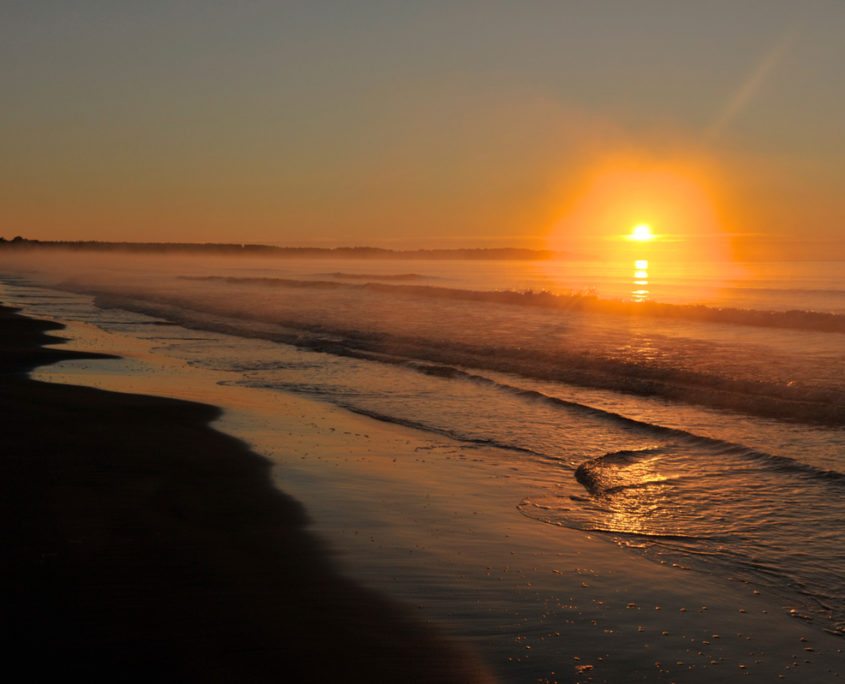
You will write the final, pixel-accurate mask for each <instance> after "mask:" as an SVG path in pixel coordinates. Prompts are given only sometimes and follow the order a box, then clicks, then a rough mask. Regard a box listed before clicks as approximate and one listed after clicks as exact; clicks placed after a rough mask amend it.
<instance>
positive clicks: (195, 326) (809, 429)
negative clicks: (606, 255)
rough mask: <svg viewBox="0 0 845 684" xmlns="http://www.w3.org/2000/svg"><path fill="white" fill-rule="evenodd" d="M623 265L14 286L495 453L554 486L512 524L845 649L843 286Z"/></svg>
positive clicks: (26, 297)
mask: <svg viewBox="0 0 845 684" xmlns="http://www.w3.org/2000/svg"><path fill="white" fill-rule="evenodd" d="M629 266H635V265H633V264H632V265H625V264H622V265H619V267H618V268H610V267H609V266H608V265H607V264H599V263H575V262H486V261H462V262H455V261H422V260H420V261H404V262H402V261H389V260H366V261H365V260H346V261H342V262H341V261H330V260H326V259H317V260H284V261H282V260H266V259H265V260H260V261H259V260H247V259H219V260H216V261H209V260H205V259H176V260H174V259H161V258H159V259H156V258H133V259H131V260H124V261H120V263H116V262H115V261H114V260H113V259H112V260H109V259H100V260H94V261H90V260H88V261H85V262H84V264H82V263H75V262H74V260H73V259H69V260H67V261H64V262H62V263H61V264H58V265H57V263H56V262H52V263H50V264H44V263H40V262H38V261H37V260H35V261H26V260H4V262H3V263H2V265H0V269H2V271H0V272H2V274H3V282H4V283H5V284H6V286H5V288H4V291H3V294H2V297H3V300H4V301H5V302H7V303H11V304H18V305H22V306H25V307H26V309H27V310H28V311H35V312H38V313H40V314H41V315H45V316H49V317H53V318H57V319H60V320H84V321H88V322H91V323H93V324H95V325H98V326H100V327H102V328H104V329H106V330H119V331H121V332H124V333H129V334H134V335H138V336H140V337H145V338H147V339H154V340H155V341H156V342H157V344H158V345H159V346H160V349H161V350H162V351H163V352H164V353H167V354H169V355H172V356H176V357H178V358H181V359H183V360H184V361H185V362H187V363H190V364H193V365H197V366H203V367H208V368H214V369H218V370H224V371H227V372H228V373H229V375H230V378H231V379H230V380H229V381H228V382H230V383H234V384H239V385H244V386H249V387H261V388H269V389H271V390H277V391H280V392H295V393H301V394H305V395H307V396H309V397H312V398H316V399H318V400H321V401H325V402H330V403H332V404H334V405H337V406H340V407H342V408H344V409H346V410H349V411H353V412H356V413H360V414H364V415H367V416H370V417H372V418H375V419H378V420H382V421H389V422H394V423H398V424H402V425H408V426H411V427H414V428H417V429H420V430H425V431H430V432H432V433H437V434H440V435H445V436H448V437H450V438H452V439H454V440H457V441H458V442H460V443H462V444H463V445H465V446H466V448H469V449H471V448H473V447H474V446H479V447H480V446H483V447H490V446H492V447H496V448H497V449H499V450H500V453H502V454H503V455H504V457H506V458H507V459H508V460H509V461H510V462H512V463H513V465H514V467H518V468H520V469H521V470H522V471H523V472H527V473H529V476H530V477H531V479H532V480H533V481H534V482H535V483H537V484H538V485H539V487H538V489H537V490H536V491H539V492H540V493H535V494H532V495H531V496H530V497H529V498H526V499H524V500H522V501H521V502H520V504H519V506H518V507H517V509H516V510H515V511H514V515H524V516H526V517H528V518H530V519H532V520H535V521H536V522H537V524H538V525H539V524H547V525H550V526H566V527H570V528H575V529H580V530H585V531H590V532H599V533H601V534H603V535H605V536H606V538H607V539H608V540H609V541H612V542H615V543H617V544H619V545H620V546H621V547H624V548H625V549H626V550H627V552H631V553H641V554H644V555H646V556H647V557H649V558H654V559H655V560H662V561H667V560H668V561H671V562H674V563H678V564H681V565H683V566H685V567H690V568H693V569H695V570H697V571H700V572H705V573H713V574H717V575H724V576H725V577H733V578H739V579H742V580H744V581H748V582H751V583H752V584H754V585H758V586H760V587H765V588H766V589H767V590H768V591H770V592H775V593H777V594H779V595H780V596H782V597H783V601H784V605H790V606H794V609H795V611H796V614H799V615H802V616H804V617H806V618H807V619H810V620H813V621H815V622H816V624H818V625H819V626H820V627H822V628H823V629H827V630H828V631H832V632H834V633H845V580H843V577H845V496H843V495H845V325H843V323H844V322H845V275H843V271H845V269H843V268H841V267H842V264H838V263H815V264H810V263H803V264H801V263H797V264H796V263H790V264H744V265H734V267H733V268H732V269H730V272H729V273H728V275H726V272H725V269H713V271H712V272H710V271H708V269H707V268H706V265H702V266H700V267H699V268H698V269H697V270H696V271H695V272H690V273H688V274H686V275H685V273H684V272H681V271H680V269H679V270H677V271H676V272H675V273H671V272H669V271H668V270H664V271H663V273H662V278H663V279H662V280H660V281H657V280H655V277H654V274H653V269H652V271H651V277H649V278H647V277H645V276H643V274H642V271H644V270H647V268H645V267H643V268H636V267H635V270H634V271H633V272H629V271H631V268H629ZM646 280H647V281H648V284H647V285H643V281H646ZM638 281H639V282H638ZM645 289H647V290H648V292H647V293H646V294H643V292H642V290H645ZM664 304H666V305H669V306H668V308H661V306H662V305H664ZM640 305H642V306H640ZM637 307H640V308H637ZM649 307H651V308H650V309H649ZM188 329H190V331H189V330H188ZM551 530H553V527H552V528H550V531H551Z"/></svg>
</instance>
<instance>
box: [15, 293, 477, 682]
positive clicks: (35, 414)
mask: <svg viewBox="0 0 845 684" xmlns="http://www.w3.org/2000/svg"><path fill="white" fill-rule="evenodd" d="M60 327H61V326H59V325H55V324H50V323H45V322H43V321H33V320H30V319H26V318H23V317H21V316H19V315H17V314H16V313H14V312H13V311H12V310H11V309H9V308H3V309H2V310H0V329H2V334H0V340H2V342H0V345H2V347H0V368H2V376H0V382H2V384H3V391H2V394H1V395H0V397H2V399H0V401H2V408H0V421H2V423H0V424H2V435H3V445H4V448H3V457H2V460H1V461H0V462H1V463H2V468H3V477H2V481H3V489H4V491H3V497H2V500H3V506H4V509H5V510H4V513H5V514H4V516H3V521H4V524H3V539H4V563H3V569H4V572H3V575H4V582H3V586H4V594H5V596H4V601H3V604H4V606H5V608H4V626H5V632H6V637H5V639H4V652H5V657H6V662H7V664H8V665H9V667H12V669H16V670H17V669H18V668H20V669H19V670H18V671H19V672H26V673H27V676H28V678H32V679H42V678H46V677H56V676H61V677H68V676H76V677H83V676H84V677H86V678H87V679H93V680H97V681H106V680H108V681H115V680H119V681H150V680H151V679H154V680H156V681H200V680H202V681H271V680H274V681H278V680H293V681H327V680H335V681H374V680H381V681H392V680H397V679H407V680H410V681H455V682H457V681H487V680H488V677H487V675H486V673H485V670H484V668H483V667H482V666H481V665H480V664H479V662H478V661H477V659H475V658H474V656H473V655H472V654H471V653H470V652H469V651H468V649H465V648H463V647H460V646H457V645H455V644H454V643H452V642H451V641H450V640H448V639H446V638H444V637H443V636H442V635H439V634H437V633H436V632H435V631H434V630H432V629H431V628H430V627H428V626H426V625H424V624H422V623H421V622H420V621H419V620H418V619H416V618H415V616H413V615H412V614H411V613H410V611H409V610H407V609H405V608H404V607H401V606H399V605H397V604H396V603H394V602H392V601H390V600H387V599H385V598H384V597H382V596H380V595H379V594H377V593H375V592H373V591H370V590H367V589H364V588H362V587H361V586H359V585H358V584H356V583H354V582H352V581H350V580H348V579H346V578H344V577H342V576H341V575H340V574H338V572H337V571H336V569H335V568H334V566H333V563H332V562H331V560H330V559H329V557H328V556H327V554H326V551H325V549H324V548H323V546H322V544H321V543H320V542H319V541H318V540H316V539H315V538H314V536H313V535H311V534H309V533H308V532H306V531H305V529H304V527H305V524H306V520H307V518H306V514H305V512H304V510H303V509H302V507H301V505H300V504H298V503H297V502H296V501H294V500H293V499H291V498H290V497H288V496H286V495H284V494H282V493H281V492H280V491H279V490H277V489H275V488H274V487H273V486H272V484H271V480H270V472H269V471H270V468H269V465H268V463H267V462H266V461H265V460H264V459H262V458H260V457H259V456H257V455H256V454H254V453H252V452H250V451H249V450H248V449H247V448H246V447H245V446H244V445H243V444H242V443H241V442H239V441H237V440H235V439H233V438H231V437H229V436H226V435H224V434H221V433H220V432H217V431H216V430H213V429H211V428H210V427H209V423H210V422H211V421H212V420H214V419H215V418H216V417H217V415H218V410H217V409H215V408H213V407H211V406H205V405H200V404H196V403H188V402H184V401H177V400H166V399H162V398H153V397H145V396H139V395H131V394H116V393H111V392H106V391H102V390H96V389H91V388H85V387H77V386H69V385H59V384H49V383H43V382H36V381H33V380H30V379H28V378H27V377H26V372H27V371H29V370H31V369H32V368H34V367H35V366H37V365H40V364H46V363H53V362H56V361H58V360H61V359H71V358H90V356H91V355H90V354H75V353H73V352H70V351H65V350H61V351H58V350H55V349H43V348H42V347H41V345H43V344H44V343H47V342H56V341H57V339H56V338H54V337H52V336H50V335H48V334H47V331H49V330H54V329H57V328H60Z"/></svg>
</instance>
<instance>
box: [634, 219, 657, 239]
mask: <svg viewBox="0 0 845 684" xmlns="http://www.w3.org/2000/svg"><path fill="white" fill-rule="evenodd" d="M628 239H629V240H636V241H637V242H648V241H649V240H654V233H653V232H652V230H651V226H650V225H648V224H647V223H641V224H639V225H638V226H634V228H633V229H632V230H631V234H630V235H629V236H628Z"/></svg>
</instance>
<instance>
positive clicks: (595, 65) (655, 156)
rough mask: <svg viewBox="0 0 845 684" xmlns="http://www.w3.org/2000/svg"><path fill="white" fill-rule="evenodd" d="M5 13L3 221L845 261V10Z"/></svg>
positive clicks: (767, 5)
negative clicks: (637, 237) (619, 246)
mask: <svg viewBox="0 0 845 684" xmlns="http://www.w3.org/2000/svg"><path fill="white" fill-rule="evenodd" d="M34 4H35V3H30V4H19V5H16V6H13V7H10V6H8V5H5V6H4V8H3V9H2V10H0V13H2V14H3V16H2V19H3V21H2V22H0V33H2V34H3V35H2V41H0V44H1V45H2V46H3V47H2V51H3V59H4V63H5V64H6V66H7V68H6V69H4V70H3V74H2V75H0V81H2V86H3V92H4V94H5V98H4V107H3V110H2V112H0V121H2V126H0V144H2V150H3V154H2V161H0V181H2V182H1V183H0V235H4V236H6V237H11V236H13V235H16V234H22V235H26V236H29V237H33V238H40V239H98V240H180V241H232V242H240V241H255V242H271V243H278V244H291V245H301V244H314V245H336V244H343V245H348V244H373V245H381V246H389V247H420V246H423V247H436V246H448V247H454V246H528V247H541V248H542V247H548V246H551V247H554V248H560V249H568V250H570V251H579V252H583V253H589V254H595V255H596V256H603V255H605V254H606V250H608V249H610V247H609V246H608V245H612V244H614V243H613V236H615V235H619V234H623V233H625V232H627V231H628V230H630V228H631V226H632V225H634V224H635V223H638V222H643V221H645V222H649V223H651V224H652V225H653V226H654V227H655V231H656V232H657V233H658V234H660V235H661V236H664V237H666V238H667V243H666V244H669V243H670V242H671V243H674V244H680V243H681V242H683V243H684V245H685V246H684V247H683V250H685V251H686V253H689V254H697V255H698V256H700V257H701V256H704V257H708V258H709V257H716V256H719V257H720V258H721V257H723V256H734V257H738V258H786V257H789V258H829V257H837V258H845V245H844V244H843V242H845V241H843V240H842V237H841V235H842V229H843V225H845V197H843V193H842V192H841V188H840V186H841V182H842V179H843V178H845V127H843V126H842V124H841V122H842V121H845V91H843V90H842V89H841V88H839V87H838V83H839V82H840V81H841V73H840V72H841V67H842V65H843V64H845V42H843V41H842V40H841V36H842V35H845V5H843V4H841V3H834V2H822V1H818V2H806V3H800V4H798V3H791V2H776V1H774V0H772V1H771V2H756V3H755V2H749V3H743V4H742V5H741V6H737V5H736V4H735V3H732V2H713V3H706V6H700V7H693V6H691V5H688V4H686V3H684V4H677V3H669V2H657V1H646V0H643V1H641V2H631V3H621V4H620V3H611V2H605V3H591V4H590V5H589V6H587V5H586V4H585V5H575V4H573V5H571V6H567V7H563V6H561V7H558V6H555V5H553V4H549V3H541V2H528V3H519V4H518V6H517V5H516V4H514V3H506V2H497V1H494V0H490V1H489V2H484V3H476V2H466V3H454V4H448V5H447V4H437V3H420V5H419V6H415V7H411V6H408V5H397V6H385V5H383V4H382V3H378V2H363V3H360V4H358V3H356V5H355V8H354V9H353V8H352V7H351V6H346V5H336V6H333V5H330V4H325V5H321V6H320V7H319V8H315V7H313V5H311V4H305V3H302V4H299V3H295V2H292V3H285V5H284V6H283V7H282V6H279V5H275V4H273V3H245V4H243V5H241V4H239V3H216V2H211V3H200V2H198V1H196V2H185V3H179V4H178V6H171V5H170V4H169V3H143V4H139V3H130V2H113V3H109V4H108V5H107V6H100V5H95V4H94V3H81V4H76V3H74V4H73V6H71V5H70V4H64V3H62V4H58V5H55V6H52V5H51V6H49V7H48V6H47V5H41V6H38V7H33V6H31V5H34Z"/></svg>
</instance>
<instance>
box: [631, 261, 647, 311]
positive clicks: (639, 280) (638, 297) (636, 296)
mask: <svg viewBox="0 0 845 684" xmlns="http://www.w3.org/2000/svg"><path fill="white" fill-rule="evenodd" d="M632 282H633V286H634V287H633V289H632V290H631V299H632V300H633V301H635V302H644V301H646V300H647V299H648V298H649V294H650V292H649V289H648V283H649V276H648V259H636V260H634V279H633V281H632Z"/></svg>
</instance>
